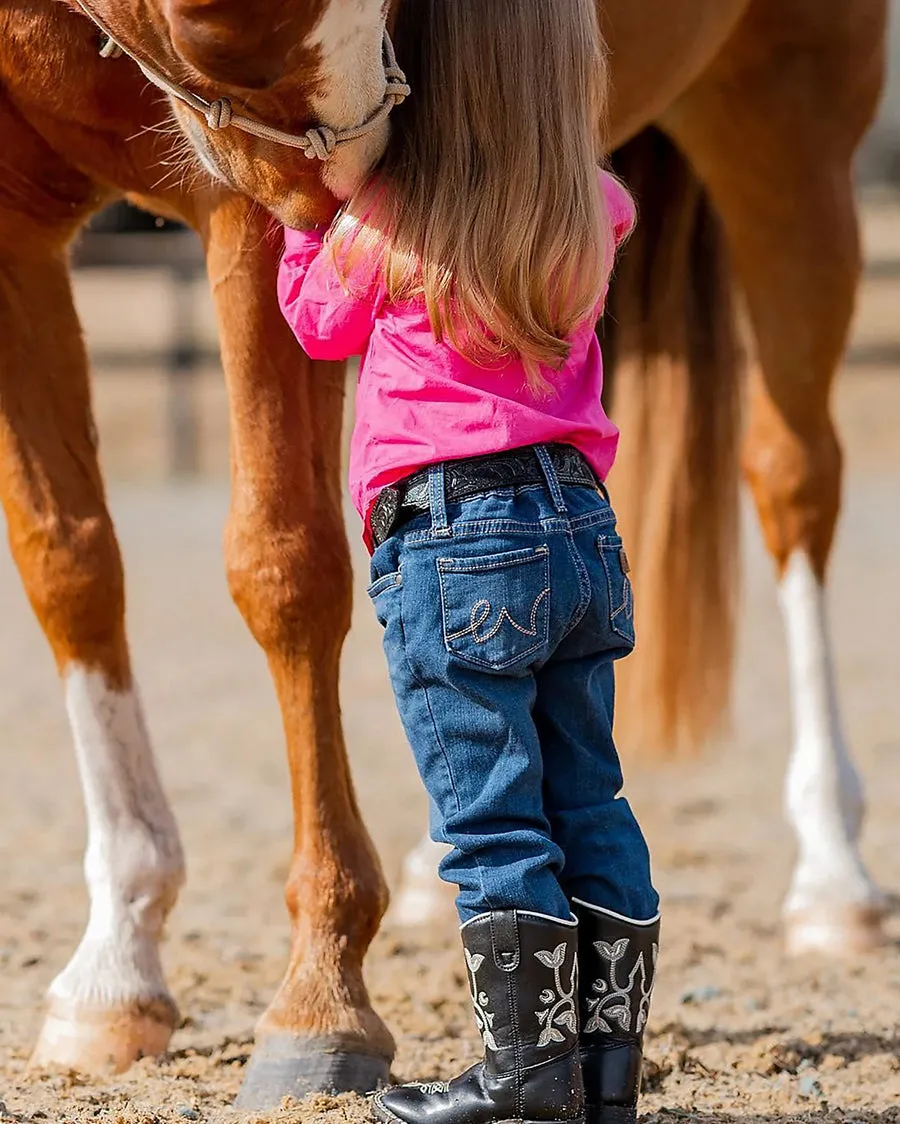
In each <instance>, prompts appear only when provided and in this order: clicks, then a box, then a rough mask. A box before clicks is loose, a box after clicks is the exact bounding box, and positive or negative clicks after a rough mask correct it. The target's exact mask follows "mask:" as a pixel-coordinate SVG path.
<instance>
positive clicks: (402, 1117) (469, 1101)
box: [373, 910, 584, 1124]
mask: <svg viewBox="0 0 900 1124" xmlns="http://www.w3.org/2000/svg"><path fill="white" fill-rule="evenodd" d="M462 941H463V950H464V952H465V956H466V966H467V968H468V977H469V986H470V989H471V992H472V1003H473V1005H474V1007H475V1022H476V1023H477V1024H478V1029H479V1030H480V1031H481V1036H482V1038H483V1039H484V1060H483V1061H481V1062H478V1063H477V1065H474V1066H472V1068H471V1069H468V1070H466V1072H465V1073H463V1074H461V1075H460V1076H459V1077H457V1078H455V1079H454V1080H453V1081H449V1082H445V1081H435V1082H432V1083H430V1084H423V1083H421V1082H414V1083H413V1084H411V1085H398V1086H395V1087H394V1088H392V1089H384V1090H382V1091H381V1092H379V1093H376V1094H375V1096H374V1098H373V1107H374V1110H375V1114H376V1115H377V1116H378V1117H379V1119H380V1120H382V1121H385V1122H386V1124H495V1122H497V1121H519V1122H521V1121H525V1122H535V1124H536V1122H539V1121H540V1122H542V1124H551V1122H556V1121H558V1122H560V1124H562V1122H563V1121H565V1122H566V1124H572V1122H577V1124H582V1122H583V1120H584V1091H583V1089H582V1084H581V1065H580V1063H579V1059H578V990H577V985H578V967H577V944H578V932H577V928H576V925H575V923H574V921H573V922H570V923H568V924H566V923H565V922H562V921H556V920H554V919H552V918H549V917H544V916H542V915H541V914H535V913H523V912H520V911H517V910H503V911H496V912H493V913H484V914H481V915H480V916H479V917H476V918H474V919H473V920H472V921H469V922H468V923H467V924H465V925H463V927H462Z"/></svg>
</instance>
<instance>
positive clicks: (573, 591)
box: [369, 447, 658, 921]
mask: <svg viewBox="0 0 900 1124" xmlns="http://www.w3.org/2000/svg"><path fill="white" fill-rule="evenodd" d="M536 452H537V454H538V457H539V460H540V462H541V466H542V469H543V472H544V476H545V483H544V484H538V485H529V486H523V487H517V488H505V489H498V490H496V491H492V492H489V493H485V494H481V495H478V496H475V497H473V498H471V499H466V500H464V501H462V502H459V503H452V504H447V503H446V501H445V488H444V472H443V467H442V466H441V465H436V466H435V467H433V468H432V469H431V470H430V472H431V479H430V496H431V512H430V514H429V515H423V516H417V517H416V518H414V519H413V520H411V521H410V522H409V523H407V524H405V525H404V526H402V527H401V528H400V529H399V530H397V531H396V532H395V533H394V534H393V535H392V536H391V537H390V538H389V539H388V540H387V541H386V542H384V543H382V544H381V546H379V547H378V548H377V550H376V551H375V554H374V555H373V557H372V584H371V586H370V587H369V596H370V597H371V599H372V601H373V603H374V605H375V609H376V612H377V614H378V619H379V620H380V622H381V624H382V626H383V627H384V650H385V654H386V655H387V660H388V665H389V669H390V675H391V682H392V685H393V689H394V694H395V697H396V700H397V705H398V707H399V710H400V716H401V718H402V721H403V725H404V728H405V730H406V734H407V737H408V738H409V741H410V744H411V746H412V749H413V753H414V755H415V758H416V764H417V765H418V768H419V772H420V774H421V777H422V780H423V782H424V784H425V787H426V788H427V790H428V793H429V796H430V798H431V806H432V810H431V832H432V837H433V838H435V839H436V840H439V841H442V842H445V843H449V844H450V845H451V847H452V850H451V852H450V853H449V854H448V856H447V857H446V858H445V859H444V861H443V862H442V863H441V869H440V873H441V877H442V878H444V879H445V880H446V881H448V882H451V883H454V884H456V885H457V886H458V887H459V896H458V898H457V906H458V910H459V915H460V918H461V920H463V921H467V920H468V919H469V918H471V917H474V916H476V915H478V914H479V913H483V912H485V911H486V910H492V909H524V910H534V911H536V912H538V913H545V914H548V915H551V916H554V917H559V918H568V917H569V913H570V911H569V904H568V900H567V899H568V898H572V897H576V898H580V899H582V900H583V901H585V902H588V903H590V904H592V905H598V906H601V907H603V908H605V909H609V910H613V911H614V912H616V913H620V914H623V915H625V916H626V917H631V918H634V919H636V920H647V919H649V918H650V917H652V916H654V914H655V913H656V911H657V906H658V898H657V895H656V892H655V890H654V889H653V886H652V883H651V880H650V860H649V855H648V852H647V845H646V843H645V841H644V837H643V835H642V834H641V830H640V828H639V827H638V824H637V821H636V820H635V817H634V814H633V812H632V810H631V808H630V806H629V804H628V802H627V800H625V798H624V797H622V796H620V795H619V793H620V790H621V788H622V771H621V767H620V764H619V758H618V754H617V753H616V747H615V743H614V742H613V735H612V726H613V703H614V672H613V661H614V660H616V659H618V658H619V657H621V656H625V655H627V654H628V653H629V652H630V651H631V649H632V648H633V646H634V614H633V607H632V597H631V583H630V581H629V579H628V575H627V561H626V558H625V553H624V551H623V548H622V540H621V539H620V538H619V536H618V535H617V533H616V523H615V515H614V514H613V511H612V508H611V507H610V505H609V501H608V499H607V498H606V496H605V494H603V493H602V492H601V490H600V489H592V488H578V487H562V486H560V484H559V482H558V481H557V478H556V474H555V471H554V468H553V465H552V462H551V461H550V458H549V457H548V456H547V454H546V451H545V450H544V449H543V448H541V447H537V449H536Z"/></svg>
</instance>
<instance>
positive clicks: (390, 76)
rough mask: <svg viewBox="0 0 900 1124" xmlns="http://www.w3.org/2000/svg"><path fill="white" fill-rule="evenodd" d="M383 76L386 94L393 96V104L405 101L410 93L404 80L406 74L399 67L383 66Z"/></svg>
mask: <svg viewBox="0 0 900 1124" xmlns="http://www.w3.org/2000/svg"><path fill="white" fill-rule="evenodd" d="M384 77H385V78H386V80H387V90H386V92H385V94H386V96H387V97H391V98H393V99H394V104H395V105H400V104H401V103H402V102H405V101H406V99H407V98H408V97H409V96H410V94H411V93H412V90H411V89H410V87H409V84H408V83H407V81H406V75H405V74H404V73H403V71H402V70H401V69H400V67H399V66H388V67H385V71H384Z"/></svg>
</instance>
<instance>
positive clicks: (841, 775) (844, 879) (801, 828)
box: [780, 552, 881, 947]
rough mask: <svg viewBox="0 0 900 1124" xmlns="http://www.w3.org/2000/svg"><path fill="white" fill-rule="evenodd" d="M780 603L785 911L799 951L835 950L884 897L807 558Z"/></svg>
mask: <svg viewBox="0 0 900 1124" xmlns="http://www.w3.org/2000/svg"><path fill="white" fill-rule="evenodd" d="M780 598H781V608H782V613H783V616H784V622H785V628H786V631H787V642H788V658H789V662H790V682H791V696H792V704H793V715H794V749H793V754H792V757H791V762H790V767H789V769H788V774H787V782H786V790H785V804H786V809H787V815H788V818H789V820H790V821H791V823H792V825H793V827H794V830H795V831H796V834H797V842H798V846H799V856H798V862H797V867H796V870H795V871H794V877H793V881H792V883H791V889H790V892H789V894H788V898H787V901H786V903H785V914H786V918H787V921H788V923H789V924H790V923H791V921H792V918H794V919H796V922H797V925H798V932H797V933H795V943H796V944H797V945H798V946H799V945H801V944H802V945H805V946H806V947H816V946H819V947H830V946H831V945H832V944H834V943H840V935H839V934H840V931H841V930H842V929H845V930H846V929H849V928H852V927H853V925H854V921H853V917H852V915H855V916H856V917H857V918H859V917H860V916H861V914H864V913H865V912H866V911H877V909H878V907H879V905H880V901H881V898H880V895H879V893H878V891H877V890H876V888H875V887H874V885H873V884H872V882H871V880H870V879H869V876H868V874H867V873H866V870H865V868H864V866H863V863H862V859H861V858H860V854H859V849H858V845H857V841H858V838H859V832H860V828H861V826H862V819H863V813H864V810H865V808H864V802H863V791H862V785H861V782H860V779H859V775H858V773H857V771H856V769H855V767H854V765H853V762H852V760H851V757H850V753H849V751H848V748H847V743H846V740H845V738H844V732H843V729H842V726H841V718H840V713H839V709H838V698H837V686H836V683H835V674H834V665H833V659H832V652H831V640H830V636H829V632H828V620H827V613H826V607H825V591H824V589H823V587H822V585H821V583H820V582H819V581H818V579H817V578H816V576H815V573H814V572H813V568H812V565H811V563H810V560H809V558H808V557H807V556H806V555H805V554H803V553H800V552H798V553H795V554H793V555H792V556H791V558H790V560H789V562H788V565H787V568H786V570H785V573H784V577H783V579H782V582H781V588H780Z"/></svg>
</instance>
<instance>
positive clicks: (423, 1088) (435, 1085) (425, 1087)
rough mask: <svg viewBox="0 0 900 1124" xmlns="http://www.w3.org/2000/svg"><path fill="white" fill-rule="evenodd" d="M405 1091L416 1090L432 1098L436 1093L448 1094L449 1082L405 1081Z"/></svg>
mask: <svg viewBox="0 0 900 1124" xmlns="http://www.w3.org/2000/svg"><path fill="white" fill-rule="evenodd" d="M404 1088H405V1089H418V1090H419V1092H421V1093H425V1094H426V1096H429V1097H433V1096H434V1095H435V1094H436V1093H449V1092H450V1082H449V1081H407V1083H406V1084H405V1085H404Z"/></svg>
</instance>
